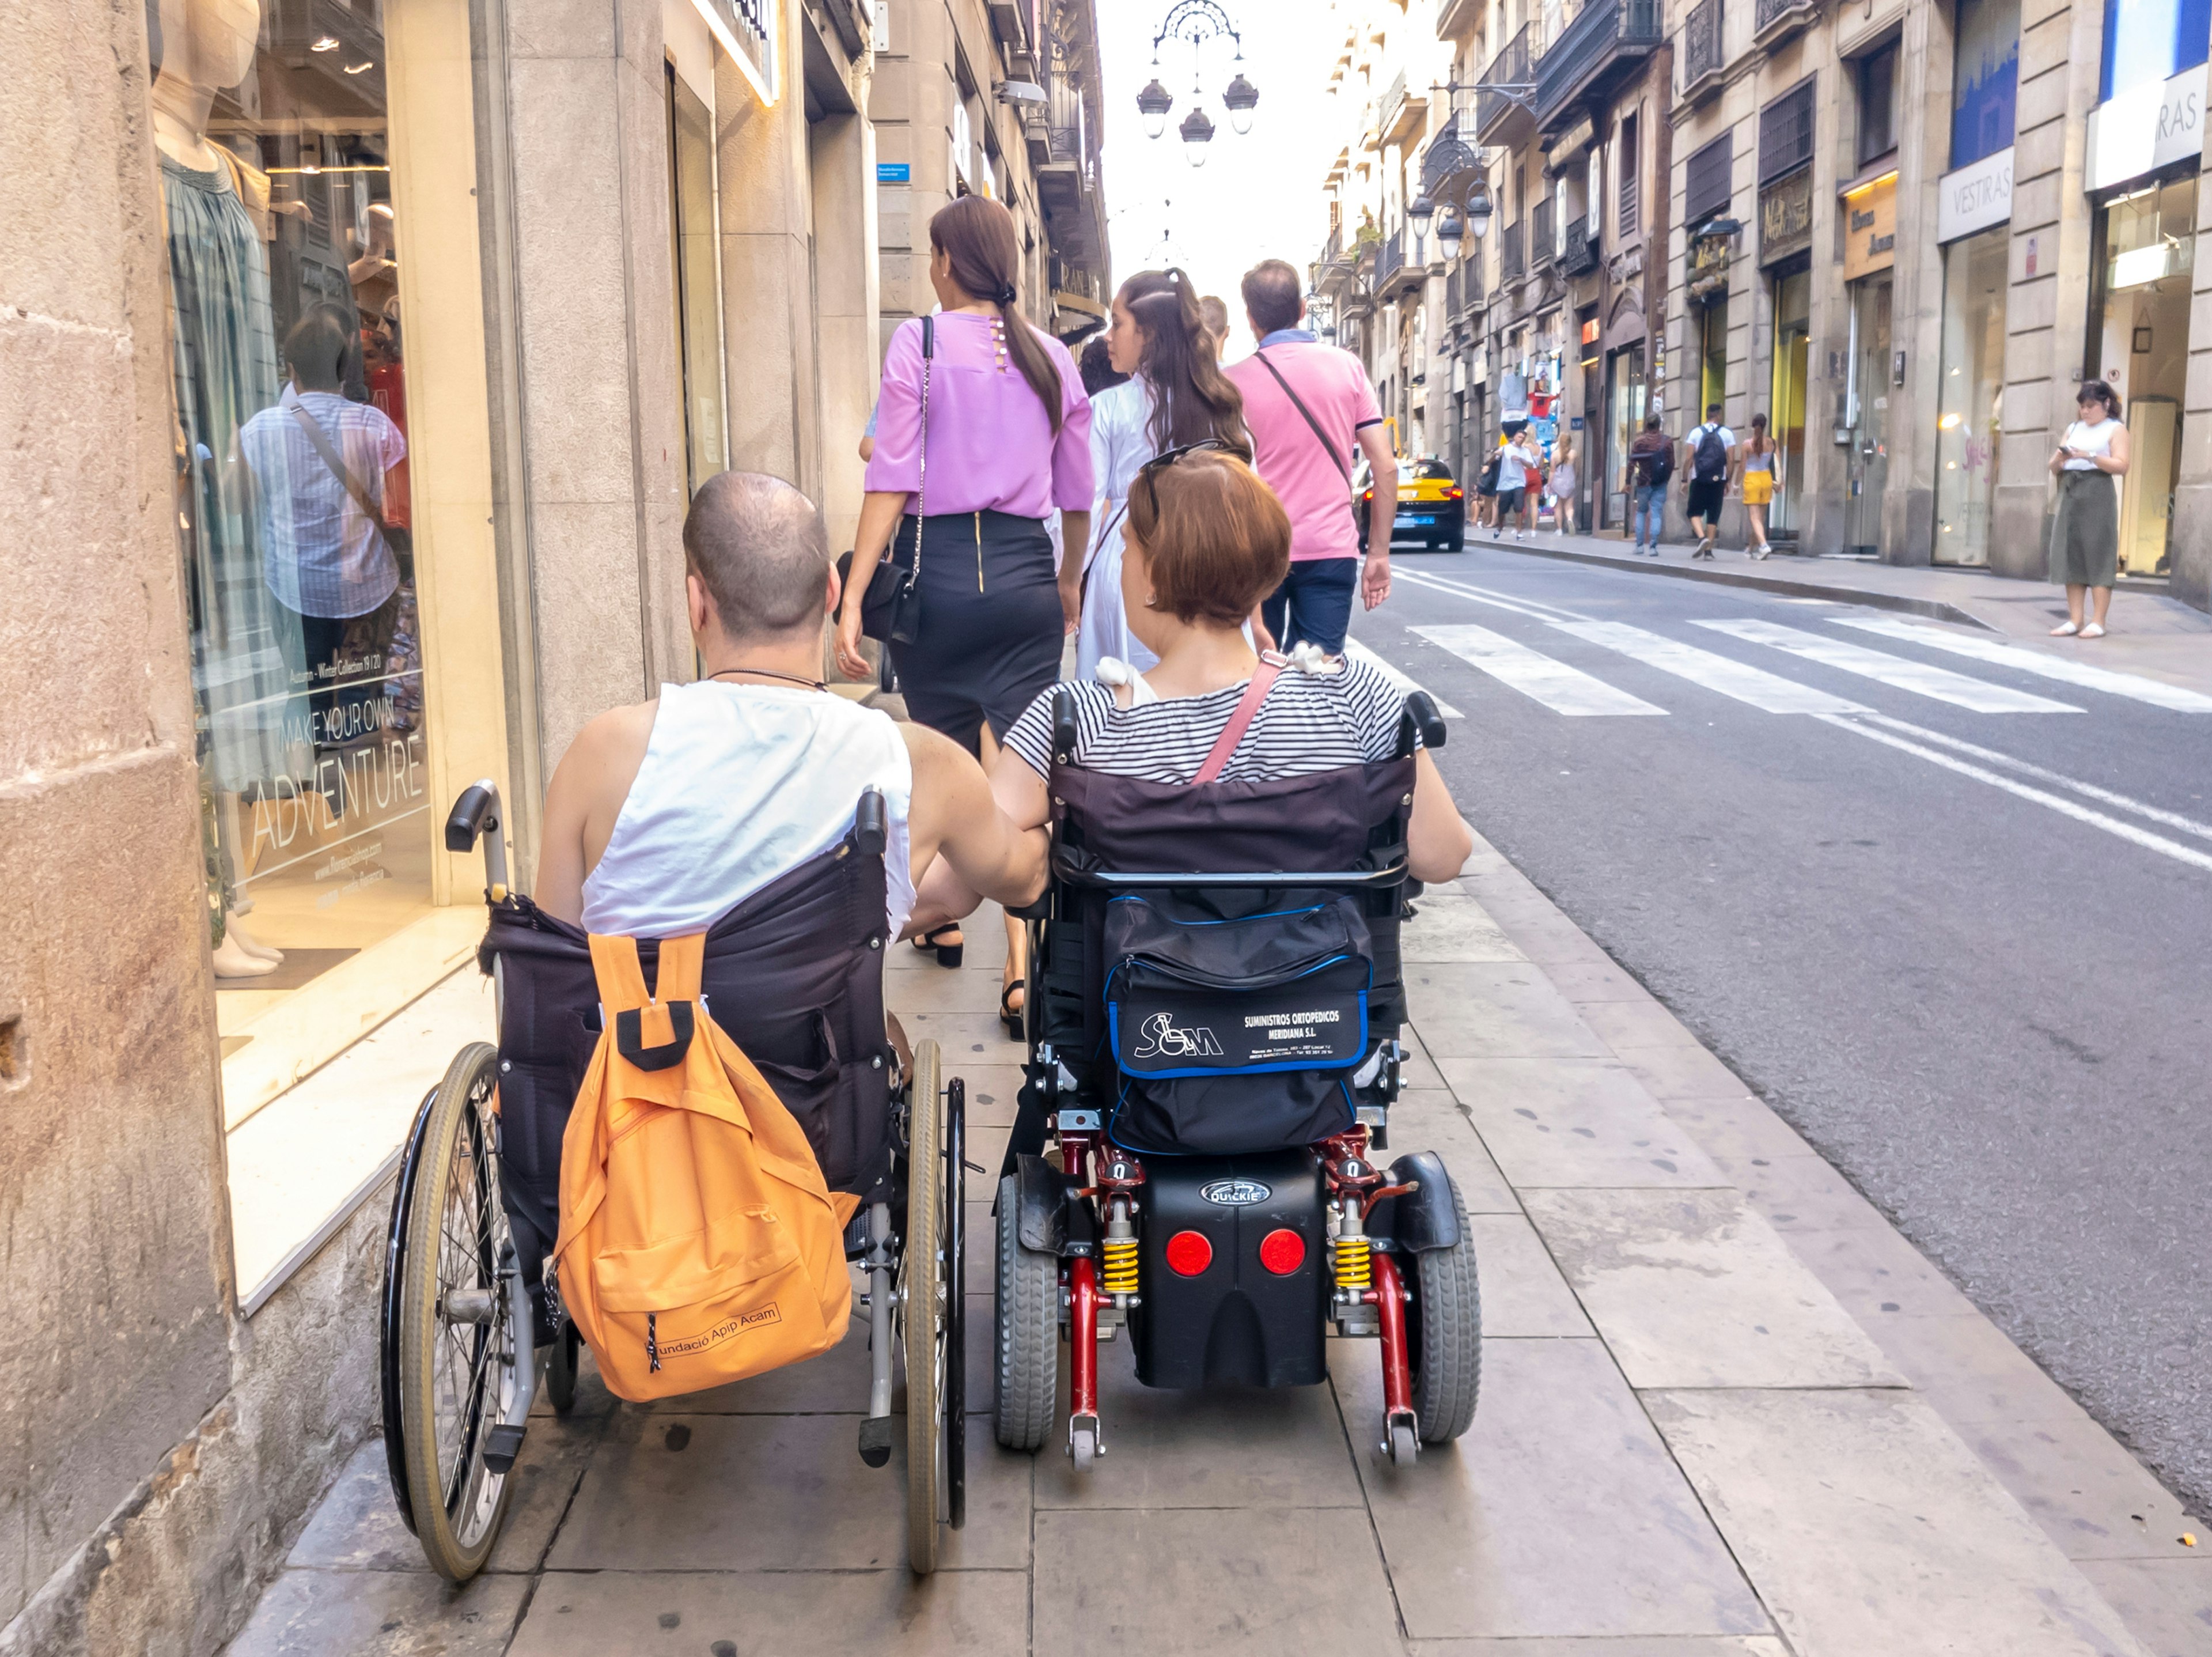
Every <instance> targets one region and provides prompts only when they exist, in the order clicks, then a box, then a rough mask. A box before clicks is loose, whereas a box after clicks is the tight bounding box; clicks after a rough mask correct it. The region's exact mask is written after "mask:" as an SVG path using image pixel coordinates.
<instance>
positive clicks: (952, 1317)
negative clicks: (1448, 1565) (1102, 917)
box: [938, 1076, 968, 1531]
mask: <svg viewBox="0 0 2212 1657" xmlns="http://www.w3.org/2000/svg"><path fill="white" fill-rule="evenodd" d="M967 1205H968V1084H967V1082H966V1081H963V1080H962V1079H961V1078H960V1077H958V1076H955V1077H953V1078H952V1080H951V1081H949V1082H947V1083H946V1084H945V1391H944V1395H943V1396H942V1397H941V1398H939V1400H938V1407H939V1409H941V1410H943V1411H944V1412H945V1523H946V1524H948V1525H950V1526H952V1528H953V1529H954V1530H956V1531H957V1530H960V1529H962V1528H963V1527H964V1526H966V1525H967V1523H968V1206H967Z"/></svg>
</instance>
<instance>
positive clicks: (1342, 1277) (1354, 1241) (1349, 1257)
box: [1329, 1231, 1375, 1289]
mask: <svg viewBox="0 0 2212 1657" xmlns="http://www.w3.org/2000/svg"><path fill="white" fill-rule="evenodd" d="M1329 1247H1330V1248H1331V1249H1332V1250H1333V1251H1334V1253H1335V1260H1336V1286H1337V1287H1338V1288H1340V1289H1347V1288H1348V1289H1364V1288H1366V1287H1367V1286H1368V1283H1369V1282H1370V1281H1371V1279H1372V1276H1373V1274H1374V1270H1375V1260H1374V1252H1373V1245H1372V1244H1370V1242H1369V1241H1368V1240H1367V1236H1366V1234H1364V1232H1357V1231H1355V1232H1352V1233H1351V1234H1348V1235H1346V1236H1340V1237H1332V1238H1330V1239H1329Z"/></svg>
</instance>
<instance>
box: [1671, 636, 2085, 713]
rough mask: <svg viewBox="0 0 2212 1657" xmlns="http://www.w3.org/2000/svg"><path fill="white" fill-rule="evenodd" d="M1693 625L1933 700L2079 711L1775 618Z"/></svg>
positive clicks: (1981, 708)
mask: <svg viewBox="0 0 2212 1657" xmlns="http://www.w3.org/2000/svg"><path fill="white" fill-rule="evenodd" d="M1692 625H1693V626H1698V627H1710V628H1711V629H1712V630H1713V631H1715V632H1717V633H1726V634H1728V635H1729V637H1732V638H1740V639H1743V640H1745V641H1746V642H1747V643H1753V644H1771V645H1772V646H1773V647H1774V648H1775V649H1778V650H1787V651H1789V652H1790V655H1796V656H1803V657H1804V658H1805V659H1806V660H1807V661H1817V662H1819V663H1820V664H1821V666H1823V667H1834V668H1837V669H1838V670H1839V671H1841V672H1843V673H1857V674H1859V675H1861V676H1862V677H1863V678H1866V679H1880V680H1881V682H1882V683H1883V684H1885V685H1894V686H1895V687H1896V688H1897V689H1899V690H1900V691H1912V692H1914V693H1915V694H1916V695H1919V696H1928V697H1933V698H1936V700H1937V701H1938V702H1948V703H1950V704H1953V705H1954V706H1955V707H1960V708H1965V709H1968V710H1971V711H1972V712H1974V713H1978V714H2078V713H2080V712H2081V710H2080V709H2079V708H2074V707H2069V706H2068V705H2067V704H2065V703H2063V702H2053V701H2051V699H2050V698H2048V697H2040V696H2031V695H2029V694H2028V693H2027V691H2015V690H2014V689H2013V688H2012V686H2010V685H1992V684H1990V683H1989V682H1988V681H1986V680H1984V679H1970V678H1968V677H1967V676H1966V674H1964V673H1953V672H1952V671H1951V670H1950V669H1949V668H1948V667H1931V666H1930V665H1929V663H1927V662H1924V661H1912V660H1911V659H1910V658H1909V657H1905V656H1893V655H1889V654H1888V653H1887V651H1883V650H1869V649H1867V648H1866V647H1865V646H1864V645H1863V644H1853V643H1850V641H1849V640H1847V639H1839V638H1824V637H1821V636H1820V634H1818V633H1808V632H1806V631H1804V630H1803V629H1802V628H1797V627H1784V625H1782V624H1781V623H1779V622H1773V621H1750V620H1744V621H1700V622H1695V623H1692Z"/></svg>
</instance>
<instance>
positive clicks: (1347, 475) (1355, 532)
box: [1252, 351, 1395, 539]
mask: <svg viewBox="0 0 2212 1657" xmlns="http://www.w3.org/2000/svg"><path fill="white" fill-rule="evenodd" d="M1252 355H1253V356H1255V357H1257V358H1259V359H1260V366H1261V368H1263V369H1267V372H1268V373H1269V374H1272V375H1274V376H1275V383H1276V384H1277V385H1279V386H1280V387H1282V388H1283V395H1284V396H1285V397H1287V398H1289V399H1291V407H1292V408H1294V409H1296V410H1297V411H1298V412H1299V413H1300V414H1303V415H1304V416H1305V417H1306V424H1307V425H1309V426H1310V427H1311V428H1312V429H1313V435H1314V441H1315V442H1318V443H1319V444H1320V445H1321V446H1322V451H1323V452H1324V453H1325V454H1328V458H1329V459H1330V460H1333V461H1334V462H1335V463H1336V469H1337V472H1339V473H1340V475H1341V476H1342V478H1344V487H1345V490H1346V493H1347V494H1349V493H1350V492H1351V490H1352V467H1351V466H1350V465H1348V464H1347V463H1346V460H1345V458H1344V456H1342V455H1341V454H1338V453H1337V452H1336V445H1335V444H1334V443H1332V442H1329V441H1328V433H1327V432H1325V431H1323V430H1322V429H1321V422H1320V421H1318V420H1316V419H1315V418H1314V413H1313V411H1312V410H1311V409H1310V408H1308V407H1307V406H1306V405H1305V399H1304V398H1302V397H1300V396H1299V395H1298V394H1297V393H1296V392H1294V391H1292V390H1291V382H1290V381H1287V380H1285V379H1284V378H1283V373H1282V370H1281V369H1278V368H1277V367H1276V366H1275V365H1274V364H1273V362H1269V361H1268V360H1267V352H1265V351H1254V352H1253V353H1252ZM1375 481H1376V484H1377V485H1380V484H1381V483H1382V481H1383V480H1382V479H1381V478H1376V480H1375ZM1392 481H1393V484H1394V486H1395V479H1393V480H1392ZM1351 506H1352V536H1353V538H1354V539H1358V536H1359V535H1360V534H1361V533H1364V531H1365V529H1366V527H1367V526H1366V525H1365V524H1364V523H1362V522H1360V521H1359V497H1358V496H1356V495H1354V496H1352V502H1351Z"/></svg>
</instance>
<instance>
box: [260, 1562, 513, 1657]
mask: <svg viewBox="0 0 2212 1657" xmlns="http://www.w3.org/2000/svg"><path fill="white" fill-rule="evenodd" d="M416 1557H417V1558H418V1559H419V1558H420V1557H421V1555H420V1554H419V1552H418V1554H417V1555H416ZM530 1589H531V1583H530V1580H529V1579H528V1578H527V1577H523V1576H489V1575H488V1576H479V1577H478V1578H477V1580H476V1581H473V1582H471V1583H469V1584H468V1585H467V1586H466V1587H462V1588H459V1589H454V1588H453V1587H448V1586H447V1584H446V1582H445V1581H443V1579H441V1578H440V1577H437V1576H434V1575H431V1574H430V1573H429V1572H428V1571H422V1570H418V1571H411V1572H404V1573H402V1572H398V1571H325V1570H297V1569H288V1570H286V1571H285V1572H284V1573H283V1575H280V1576H278V1577H277V1579H276V1581H274V1582H272V1583H270V1585H269V1590H268V1592H267V1593H264V1594H263V1595H262V1596H261V1602H260V1604H258V1605H256V1606H255V1607H254V1608H253V1615H252V1617H251V1618H250V1619H249V1620H248V1621H247V1623H246V1627H245V1628H244V1630H241V1631H240V1633H239V1635H238V1636H237V1637H236V1638H235V1639H234V1640H233V1641H232V1642H230V1645H229V1647H228V1652H229V1657H333V1654H337V1653H341V1652H342V1653H345V1654H348V1657H500V1654H501V1653H502V1652H504V1651H506V1650H507V1648H508V1644H507V1642H508V1641H509V1640H510V1638H511V1637H512V1636H513V1632H514V1625H515V1623H516V1620H517V1619H518V1618H519V1617H520V1616H521V1614H522V1607H523V1605H524V1603H525V1601H526V1599H528V1598H529V1595H530Z"/></svg>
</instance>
